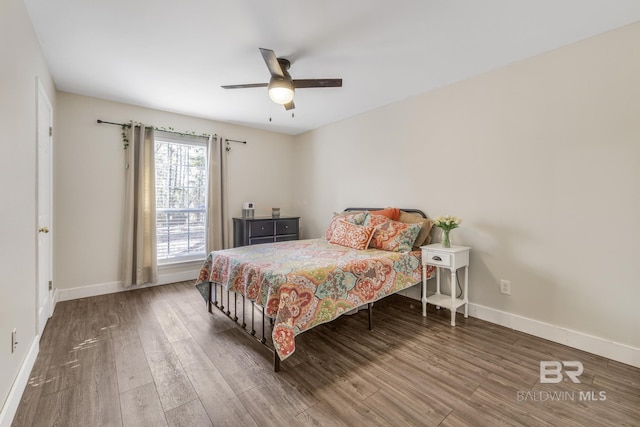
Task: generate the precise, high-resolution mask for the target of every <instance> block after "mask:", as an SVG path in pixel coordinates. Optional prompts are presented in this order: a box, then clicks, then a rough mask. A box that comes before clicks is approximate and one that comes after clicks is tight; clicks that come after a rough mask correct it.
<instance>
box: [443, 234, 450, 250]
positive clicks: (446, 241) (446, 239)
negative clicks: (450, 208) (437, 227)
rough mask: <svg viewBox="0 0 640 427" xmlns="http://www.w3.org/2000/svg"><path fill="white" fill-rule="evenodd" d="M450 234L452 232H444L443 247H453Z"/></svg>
mask: <svg viewBox="0 0 640 427" xmlns="http://www.w3.org/2000/svg"><path fill="white" fill-rule="evenodd" d="M449 232H451V230H444V229H443V230H442V247H443V248H450V247H451V239H449Z"/></svg>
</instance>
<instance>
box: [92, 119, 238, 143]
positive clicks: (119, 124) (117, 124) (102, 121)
mask: <svg viewBox="0 0 640 427" xmlns="http://www.w3.org/2000/svg"><path fill="white" fill-rule="evenodd" d="M96 122H97V123H98V124H103V123H104V124H105V125H115V126H124V127H128V128H130V127H131V123H114V122H107V121H105V120H100V119H98V120H96ZM154 129H156V130H159V131H162V132H168V133H175V134H177V135H188V136H204V135H191V134H188V133H185V132H177V131H174V130H167V129H158V128H156V127H154ZM207 136H209V135H207ZM213 136H214V137H216V138H217V137H218V135H215V134H214V135H213ZM228 141H233V142H242V143H244V144H246V143H247V141H234V140H233V139H229V140H228Z"/></svg>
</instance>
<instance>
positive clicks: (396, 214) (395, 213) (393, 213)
mask: <svg viewBox="0 0 640 427" xmlns="http://www.w3.org/2000/svg"><path fill="white" fill-rule="evenodd" d="M369 213H370V214H373V215H382V216H386V217H387V218H389V219H392V220H394V221H397V220H398V218H400V209H398V208H384V209H381V210H379V211H369Z"/></svg>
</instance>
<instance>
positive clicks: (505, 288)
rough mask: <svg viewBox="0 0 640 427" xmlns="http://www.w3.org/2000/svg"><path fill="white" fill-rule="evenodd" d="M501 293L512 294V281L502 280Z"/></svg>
mask: <svg viewBox="0 0 640 427" xmlns="http://www.w3.org/2000/svg"><path fill="white" fill-rule="evenodd" d="M500 293H501V294H505V295H511V282H510V281H509V280H504V279H503V280H500Z"/></svg>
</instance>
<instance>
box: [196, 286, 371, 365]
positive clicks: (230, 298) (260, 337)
mask: <svg viewBox="0 0 640 427" xmlns="http://www.w3.org/2000/svg"><path fill="white" fill-rule="evenodd" d="M238 296H239V298H238ZM225 301H226V302H225ZM238 303H240V307H238ZM225 304H226V305H225ZM214 306H215V307H216V308H217V309H218V310H220V311H221V312H222V313H223V314H224V315H225V316H227V317H228V318H229V319H231V320H233V321H234V323H235V324H236V325H237V326H239V327H240V328H242V330H243V331H244V332H246V333H247V334H248V335H250V336H252V337H253V338H255V339H256V341H258V342H259V343H260V344H262V345H263V346H265V347H266V348H268V349H269V350H270V351H271V352H272V353H273V370H274V372H280V362H281V360H280V357H279V356H278V352H276V350H275V348H274V346H273V341H272V339H271V332H272V330H273V319H272V318H270V317H268V316H267V315H265V314H264V310H263V309H262V307H259V306H257V305H256V304H255V303H254V302H253V301H249V300H248V299H247V298H245V297H244V295H238V294H237V293H235V292H232V291H228V290H225V289H223V288H222V286H221V285H220V284H217V283H214V282H209V290H208V298H207V309H208V311H209V313H213V307H214ZM239 308H240V313H238V309H239ZM256 311H257V312H258V313H257V314H258V315H257V316H256ZM367 311H368V313H369V330H370V331H371V330H373V303H372V302H370V303H368V304H367ZM238 315H240V317H238ZM248 317H250V324H247V322H246V320H247V318H248ZM256 324H257V327H258V330H256Z"/></svg>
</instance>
